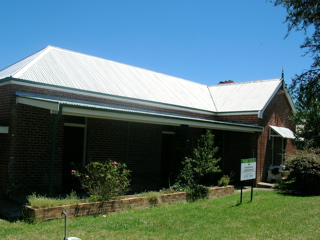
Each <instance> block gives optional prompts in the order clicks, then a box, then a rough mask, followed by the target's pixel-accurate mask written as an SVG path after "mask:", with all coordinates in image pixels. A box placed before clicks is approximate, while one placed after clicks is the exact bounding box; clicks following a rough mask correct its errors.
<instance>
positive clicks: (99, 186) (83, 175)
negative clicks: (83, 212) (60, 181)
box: [72, 160, 130, 201]
mask: <svg viewBox="0 0 320 240" xmlns="http://www.w3.org/2000/svg"><path fill="white" fill-rule="evenodd" d="M72 174H73V175H74V176H77V177H79V179H80V182H81V185H82V187H83V188H84V189H85V190H86V191H87V193H88V194H90V198H91V200H94V201H102V200H105V201H108V200H110V199H111V198H113V197H116V196H119V195H123V194H125V193H126V192H127V191H128V187H129V184H130V180H129V176H130V171H129V170H128V169H127V166H126V164H124V163H117V162H115V161H112V160H108V161H106V162H91V163H89V164H88V165H87V166H86V167H85V171H84V172H78V171H75V170H73V171H72Z"/></svg>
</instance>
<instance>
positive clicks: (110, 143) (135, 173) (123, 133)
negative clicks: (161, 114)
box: [87, 118, 162, 190]
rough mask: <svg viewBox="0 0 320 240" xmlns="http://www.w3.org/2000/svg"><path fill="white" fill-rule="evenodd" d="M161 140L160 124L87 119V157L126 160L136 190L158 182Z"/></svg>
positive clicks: (98, 159) (97, 159)
mask: <svg viewBox="0 0 320 240" xmlns="http://www.w3.org/2000/svg"><path fill="white" fill-rule="evenodd" d="M161 141H162V127H161V126H160V125H153V124H143V123H135V122H130V123H129V122H125V121H115V120H102V119H92V118H90V119H88V138H87V142H88V144H87V145H88V147H87V159H88V160H89V161H100V160H104V159H112V160H115V161H120V162H125V163H127V166H128V168H129V169H130V170H131V171H132V172H131V178H132V188H134V189H136V190H139V189H140V190H145V189H144V188H154V187H155V186H157V187H158V186H159V185H160V164H161ZM146 183H147V184H146ZM146 185H149V186H146ZM141 188H143V189H141Z"/></svg>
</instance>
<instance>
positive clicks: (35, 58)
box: [14, 45, 52, 78]
mask: <svg viewBox="0 0 320 240" xmlns="http://www.w3.org/2000/svg"><path fill="white" fill-rule="evenodd" d="M51 48H52V46H50V45H48V46H47V47H45V48H43V49H41V50H40V51H38V52H35V53H34V54H31V55H30V56H28V57H26V58H24V59H23V60H26V59H27V58H29V57H32V56H35V55H36V56H35V57H34V58H33V59H32V60H31V61H29V62H27V63H26V64H25V65H23V66H21V68H20V69H19V70H17V71H16V72H15V73H14V75H15V76H14V77H16V78H19V77H21V75H22V74H23V73H25V72H26V71H27V70H28V69H29V67H30V66H32V65H33V64H34V63H35V62H36V61H38V60H39V58H40V57H41V56H43V55H44V54H46V53H47V52H48V51H49V50H50V49H51ZM23 60H20V61H19V62H21V61H23ZM19 62H17V63H19Z"/></svg>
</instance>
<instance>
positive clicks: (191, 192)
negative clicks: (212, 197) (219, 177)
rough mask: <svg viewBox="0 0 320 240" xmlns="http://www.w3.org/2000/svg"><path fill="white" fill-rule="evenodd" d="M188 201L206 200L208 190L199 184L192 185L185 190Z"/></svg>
mask: <svg viewBox="0 0 320 240" xmlns="http://www.w3.org/2000/svg"><path fill="white" fill-rule="evenodd" d="M186 192H187V193H188V200H189V201H196V200H198V199H206V198H208V192H209V189H208V188H207V187H206V186H203V185H200V184H193V185H190V186H188V187H187V188H186Z"/></svg>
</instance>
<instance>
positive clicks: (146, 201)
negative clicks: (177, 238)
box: [23, 186, 234, 223]
mask: <svg viewBox="0 0 320 240" xmlns="http://www.w3.org/2000/svg"><path fill="white" fill-rule="evenodd" d="M233 192H234V187H233V186H227V187H216V188H210V189H209V194H208V197H209V198H215V197H221V196H227V195H230V194H233ZM187 196H188V194H187V193H186V192H178V193H170V194H164V195H160V197H159V198H160V199H159V201H157V200H155V199H152V198H149V197H132V198H127V199H121V200H112V201H108V202H91V203H79V204H74V205H63V206H58V207H48V208H32V207H31V206H26V207H25V208H24V209H23V216H24V218H26V219H29V220H31V221H32V222H34V223H37V222H42V221H47V220H52V219H57V218H63V217H64V215H63V214H62V211H65V212H66V213H67V216H68V217H82V216H88V215H97V214H103V213H109V212H117V211H121V210H124V209H129V208H140V209H143V208H149V207H151V206H154V205H157V204H159V203H160V204H161V203H164V204H172V203H176V202H186V201H187Z"/></svg>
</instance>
